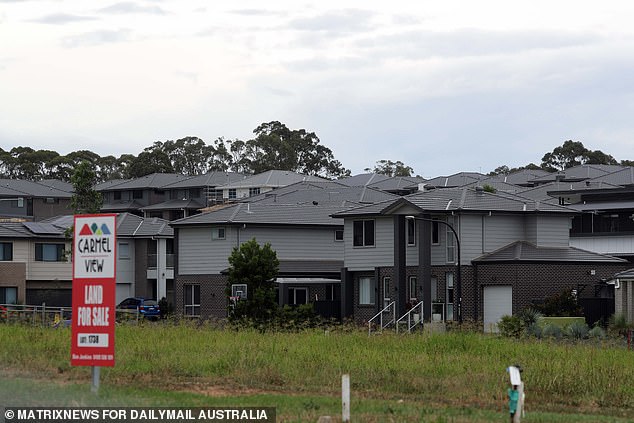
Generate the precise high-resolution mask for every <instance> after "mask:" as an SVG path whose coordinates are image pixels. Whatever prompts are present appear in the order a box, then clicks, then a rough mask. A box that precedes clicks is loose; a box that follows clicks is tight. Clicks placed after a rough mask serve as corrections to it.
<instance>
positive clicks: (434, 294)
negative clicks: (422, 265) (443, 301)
mask: <svg viewBox="0 0 634 423" xmlns="http://www.w3.org/2000/svg"><path fill="white" fill-rule="evenodd" d="M431 300H432V301H438V300H440V298H439V297H438V278H437V277H436V276H432V277H431Z"/></svg>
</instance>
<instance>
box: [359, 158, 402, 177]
mask: <svg viewBox="0 0 634 423" xmlns="http://www.w3.org/2000/svg"><path fill="white" fill-rule="evenodd" d="M364 170H365V171H366V172H373V173H378V174H381V175H387V176H412V174H413V173H414V169H412V167H411V166H406V165H405V164H404V163H403V162H402V161H400V160H397V161H395V162H393V161H392V160H379V161H377V162H376V164H375V165H374V169H371V168H369V167H367V168H365V169H364Z"/></svg>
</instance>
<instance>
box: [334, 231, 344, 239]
mask: <svg viewBox="0 0 634 423" xmlns="http://www.w3.org/2000/svg"><path fill="white" fill-rule="evenodd" d="M335 241H343V229H335Z"/></svg>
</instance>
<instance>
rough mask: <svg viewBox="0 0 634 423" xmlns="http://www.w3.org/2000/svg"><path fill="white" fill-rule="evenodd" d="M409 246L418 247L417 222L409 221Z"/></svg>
mask: <svg viewBox="0 0 634 423" xmlns="http://www.w3.org/2000/svg"><path fill="white" fill-rule="evenodd" d="M407 245H410V246H411V245H416V221H415V220H414V219H407Z"/></svg>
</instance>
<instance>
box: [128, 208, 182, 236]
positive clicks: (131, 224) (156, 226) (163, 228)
mask: <svg viewBox="0 0 634 423" xmlns="http://www.w3.org/2000/svg"><path fill="white" fill-rule="evenodd" d="M117 236H118V237H119V236H122V237H135V238H149V237H154V236H155V237H168V238H171V237H173V236H174V230H173V229H172V228H171V227H170V226H169V222H168V221H167V220H164V219H159V218H158V217H146V218H143V217H139V216H137V215H134V214H131V213H119V214H118V215H117Z"/></svg>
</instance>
